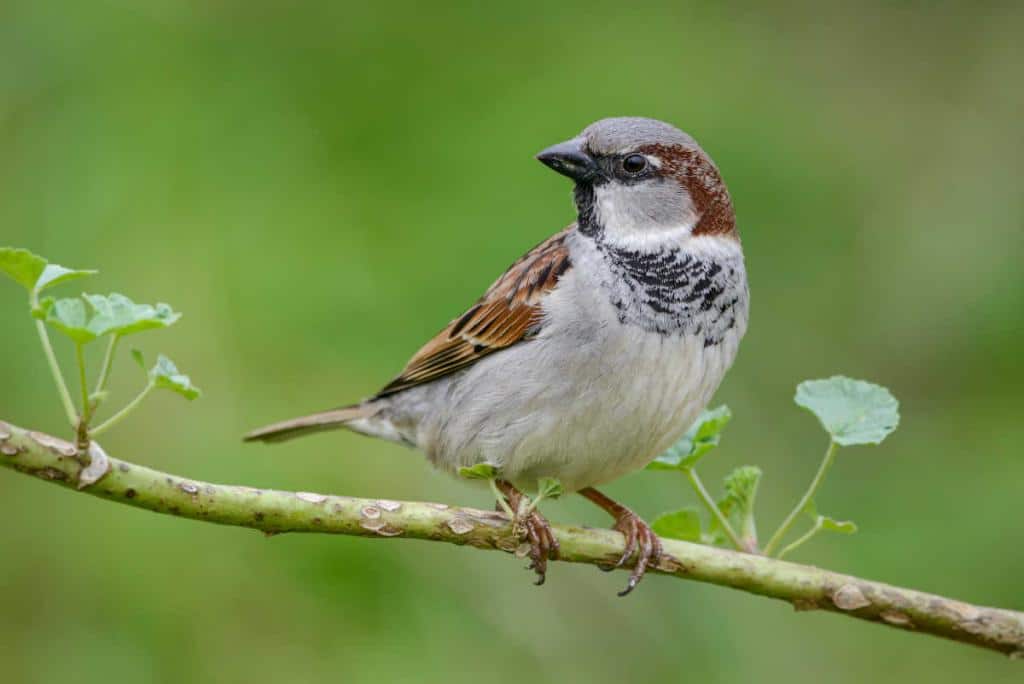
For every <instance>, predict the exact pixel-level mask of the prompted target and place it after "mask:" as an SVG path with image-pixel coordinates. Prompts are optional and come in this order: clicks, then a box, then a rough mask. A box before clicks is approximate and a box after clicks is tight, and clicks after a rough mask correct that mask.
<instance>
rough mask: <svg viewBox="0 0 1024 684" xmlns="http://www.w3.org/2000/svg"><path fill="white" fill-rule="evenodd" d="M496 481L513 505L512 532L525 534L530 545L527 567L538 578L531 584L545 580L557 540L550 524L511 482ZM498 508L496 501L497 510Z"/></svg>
mask: <svg viewBox="0 0 1024 684" xmlns="http://www.w3.org/2000/svg"><path fill="white" fill-rule="evenodd" d="M495 484H496V485H497V487H498V490H499V491H500V492H501V493H502V494H503V495H504V496H505V499H506V500H507V501H508V505H509V507H510V508H511V509H512V512H513V518H512V530H513V532H514V533H515V534H516V536H517V537H520V538H525V540H526V542H527V543H528V544H529V545H530V551H529V556H530V565H529V569H530V570H533V571H534V572H535V573H537V581H536V582H534V584H536V585H537V586H540V585H541V584H544V580H545V578H546V576H547V571H548V560H557V559H558V552H559V547H558V540H557V539H555V534H554V532H553V531H552V530H551V524H550V523H548V521H547V519H546V518H545V517H544V516H543V515H541V514H540V513H538V512H537V510H536V509H533V510H528V507H529V499H528V498H527V496H526V495H525V494H523V493H522V492H520V491H519V490H518V489H516V488H515V487H513V486H512V484H511V483H509V482H506V481H505V480H498V481H497V482H495ZM501 509H502V507H501V505H500V503H499V505H498V510H501Z"/></svg>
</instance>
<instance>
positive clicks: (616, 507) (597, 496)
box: [579, 487, 661, 596]
mask: <svg viewBox="0 0 1024 684" xmlns="http://www.w3.org/2000/svg"><path fill="white" fill-rule="evenodd" d="M579 493H580V494H582V495H583V496H585V497H587V498H588V499H590V500H591V501H593V502H594V503H596V504H597V505H598V506H600V507H601V508H603V509H604V510H606V511H608V513H610V514H611V515H612V516H614V517H615V525H614V526H613V527H612V529H615V530H618V531H619V532H621V533H622V536H624V537H625V538H626V550H625V551H624V552H623V554H622V557H621V558H619V560H618V562H617V563H615V565H613V566H611V567H610V568H608V570H614V569H615V568H620V567H622V565H623V564H624V563H625V562H626V561H628V560H629V559H630V557H631V556H632V555H633V554H634V553H636V554H637V557H636V565H635V566H634V567H633V572H632V573H631V574H630V576H629V583H628V584H627V585H626V588H625V589H624V590H622V591H620V592H619V596H625V595H626V594H628V593H629V592H631V591H633V589H634V588H636V585H637V584H639V583H640V580H641V579H643V577H644V573H646V572H647V568H649V567H651V566H655V565H657V564H658V561H659V560H660V559H661V540H660V539H658V535H656V534H654V531H653V530H651V528H650V526H648V525H647V523H645V522H644V521H643V520H641V519H640V516H638V515H637V514H636V513H634V512H633V511H631V510H629V509H628V508H626V507H625V506H623V505H622V504H620V503H617V502H616V501H613V500H612V499H609V498H608V497H607V496H605V495H604V494H602V493H601V492H599V491H597V490H596V489H594V488H593V487H587V488H586V489H581V490H580V491H579Z"/></svg>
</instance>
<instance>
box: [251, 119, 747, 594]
mask: <svg viewBox="0 0 1024 684" xmlns="http://www.w3.org/2000/svg"><path fill="white" fill-rule="evenodd" d="M537 159H538V160H540V161H541V162H542V163H544V164H545V165H547V166H549V167H550V168H552V169H554V170H555V171H557V172H558V173H560V174H562V175H564V176H568V177H569V178H571V179H573V180H574V181H575V190H574V199H575V204H576V211H577V218H576V222H575V223H573V224H571V225H570V226H569V227H568V228H566V229H565V230H563V231H561V232H560V233H557V234H555V235H554V236H552V237H550V238H548V239H547V240H545V241H544V242H542V243H541V244H539V245H537V246H536V247H534V248H533V249H531V250H530V251H529V252H527V253H526V255H525V256H523V257H522V258H521V259H519V261H517V262H515V263H514V264H512V266H511V267H510V268H509V269H508V270H507V271H506V272H505V273H504V274H503V275H502V276H501V277H500V278H498V280H497V281H496V282H495V283H494V284H493V285H491V287H490V289H488V290H487V291H486V292H485V293H484V295H483V296H482V297H481V298H480V299H479V300H477V302H476V304H474V305H473V306H472V307H470V309H469V310H468V311H466V312H465V313H464V314H462V315H461V316H459V317H458V318H456V319H454V320H453V321H451V323H449V324H448V325H447V326H446V327H445V328H444V329H443V330H442V331H441V332H439V333H438V334H437V335H436V336H435V337H434V338H433V339H432V340H430V341H429V342H428V343H427V344H426V345H425V346H424V347H423V348H422V349H420V350H419V351H418V352H417V353H416V354H415V355H414V356H413V357H412V359H411V360H410V361H409V363H408V365H406V367H405V370H403V371H402V373H401V374H400V375H399V376H398V377H396V378H395V379H394V380H392V381H391V382H390V383H389V384H388V385H386V386H385V387H384V388H383V389H382V390H380V391H379V392H378V393H377V394H375V395H374V396H372V397H370V398H369V399H367V400H365V401H363V402H361V403H359V404H355V405H352V406H347V407H344V408H339V409H334V410H330V411H325V412H322V413H316V414H313V415H310V416H306V417H303V418H296V419H293V420H288V421H284V422H282V423H277V424H275V425H270V426H268V427H265V428H262V429H260V430H256V431H254V432H252V433H251V434H249V435H248V436H247V437H246V439H247V440H259V441H264V442H273V441H278V440H283V439H289V438H292V437H296V436H299V435H303V434H307V433H311V432H316V431H320V430H329V429H334V428H341V427H343V428H347V429H349V430H353V431H355V432H359V433H362V434H365V435H370V436H373V437H380V438H382V439H387V440H390V441H393V442H398V443H401V444H406V445H409V446H413V447H416V448H418V449H420V450H421V451H422V452H423V453H424V454H426V456H427V458H428V459H430V461H431V462H432V463H433V464H434V465H435V466H437V467H438V468H441V469H442V470H445V471H447V472H449V473H453V474H455V473H458V472H459V470H460V468H462V467H468V466H473V465H475V464H479V463H487V464H490V465H493V466H494V467H495V468H496V469H497V471H498V473H499V478H500V479H498V480H497V481H496V485H497V488H498V489H499V491H500V492H501V493H502V494H503V495H504V497H505V498H506V499H507V502H508V504H509V505H510V509H511V510H512V511H520V512H522V511H528V512H523V513H522V519H521V520H519V521H517V522H518V523H519V524H520V526H521V529H522V530H523V531H524V532H525V534H526V537H527V539H528V540H529V543H530V557H531V560H532V564H531V566H530V567H531V569H533V570H534V571H535V572H536V573H537V575H538V581H537V583H538V584H540V583H542V582H543V580H544V575H545V572H546V569H547V561H548V559H549V558H557V556H558V543H557V541H556V540H555V538H554V535H553V534H552V532H551V529H550V527H549V526H548V523H547V521H546V520H545V519H544V518H543V517H542V516H541V515H540V513H538V512H537V511H536V510H531V508H530V507H529V506H524V507H522V508H521V507H520V503H521V502H522V501H523V500H524V497H525V495H524V494H522V493H521V491H520V490H521V489H524V488H532V487H533V486H535V484H536V483H537V481H538V479H539V478H542V477H552V478H557V479H558V480H559V481H560V482H561V484H562V486H563V488H564V490H565V491H566V492H578V493H579V494H582V495H583V496H585V497H586V498H588V499H590V500H591V501H593V502H594V503H596V504H597V505H598V506H600V507H601V508H603V509H604V510H606V511H607V512H608V513H610V514H611V515H612V516H614V518H615V525H614V529H616V530H618V531H620V532H621V533H622V534H623V535H624V536H625V539H626V548H625V553H623V555H622V557H621V558H620V559H619V560H618V563H617V564H616V566H615V567H618V566H621V565H623V564H624V563H626V562H627V561H628V560H629V559H630V558H631V557H632V556H633V555H634V554H636V556H637V559H636V563H635V566H634V569H633V571H632V574H631V576H630V578H629V583H628V585H627V587H626V589H625V590H624V591H623V592H621V595H625V594H627V593H629V592H630V591H631V590H632V589H633V588H634V587H635V586H636V584H637V583H638V582H639V581H640V579H641V578H642V577H643V575H644V572H645V571H646V569H647V568H648V567H649V566H652V565H656V564H657V562H658V559H659V557H660V555H661V545H660V543H659V541H658V538H657V536H655V534H654V533H653V532H652V531H651V529H650V527H648V525H647V524H646V523H645V522H644V521H643V520H641V519H640V518H639V517H638V516H637V515H636V514H635V513H633V512H632V511H631V510H630V509H628V508H626V507H625V506H623V505H621V504H618V503H616V502H615V501H613V500H611V499H609V498H608V497H607V496H605V495H604V494H601V493H600V492H598V491H597V490H596V489H594V487H595V486H597V485H600V484H603V483H606V482H609V481H611V480H614V479H616V478H618V477H620V476H622V475H624V474H626V473H629V472H631V471H633V470H637V469H639V468H642V467H644V466H645V465H646V464H647V463H649V462H650V461H651V460H652V459H654V457H656V456H657V455H658V454H659V453H661V452H662V451H663V450H665V449H666V448H668V447H669V446H670V445H671V444H672V443H674V442H675V441H676V440H677V439H679V438H680V437H681V436H682V434H683V433H684V432H685V431H686V429H687V428H688V427H689V426H690V425H691V424H692V423H693V421H694V420H695V419H696V418H697V416H698V415H699V413H700V412H701V410H703V408H704V407H705V406H706V405H707V403H708V401H709V400H710V399H711V396H712V394H713V393H714V392H715V390H716V389H717V388H718V385H719V383H721V381H722V378H723V376H724V375H725V372H726V370H727V369H728V368H729V366H730V365H731V364H732V362H733V359H734V358H735V356H736V351H737V348H738V347H739V343H740V339H741V338H742V337H743V334H744V332H745V330H746V327H747V313H748V303H749V293H748V289H747V276H746V271H745V269H744V264H743V252H742V249H741V246H740V240H739V236H738V234H737V232H736V226H735V217H734V213H733V207H732V201H731V200H730V198H729V193H728V191H727V190H726V187H725V183H724V182H723V181H722V178H721V176H720V175H719V172H718V169H717V168H716V167H715V165H714V163H713V162H712V161H711V159H710V157H708V155H707V154H705V153H704V151H703V150H702V149H701V148H700V147H699V146H698V145H697V143H696V142H695V141H694V140H693V138H691V137H690V136H689V135H687V134H685V133H683V132H682V131H680V130H678V129H677V128H675V127H674V126H671V125H669V124H667V123H663V122H661V121H656V120H653V119H644V118H613V119H604V120H601V121H598V122H596V123H594V124H591V125H590V126H588V127H587V128H585V129H584V130H583V132H582V133H581V134H580V135H579V136H577V137H575V138H573V139H571V140H569V141H566V142H563V143H560V144H558V145H554V146H553V147H549V148H548V149H546V150H544V151H543V152H541V153H540V154H538V155H537Z"/></svg>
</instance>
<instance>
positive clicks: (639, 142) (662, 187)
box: [537, 117, 736, 249]
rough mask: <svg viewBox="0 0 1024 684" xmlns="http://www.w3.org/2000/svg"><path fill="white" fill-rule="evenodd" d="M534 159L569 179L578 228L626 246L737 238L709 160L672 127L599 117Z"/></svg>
mask: <svg viewBox="0 0 1024 684" xmlns="http://www.w3.org/2000/svg"><path fill="white" fill-rule="evenodd" d="M537 159H538V160H540V161H541V162H543V163H544V164H545V165H547V166H549V167H551V168H552V169H554V170H555V171H557V172H558V173H560V174H562V175H564V176H568V177H569V178H572V179H573V180H574V181H576V189H575V199H576V208H577V211H578V213H579V226H580V230H581V231H583V232H585V233H590V234H594V235H599V236H601V238H602V239H604V240H607V241H609V242H611V243H613V244H617V245H620V246H622V247H627V248H631V249H644V248H654V247H658V246H661V245H664V244H666V243H667V242H679V241H681V240H685V239H686V238H688V237H691V236H693V237H696V236H700V235H718V236H722V237H731V238H735V237H736V222H735V216H734V213H733V208H732V201H731V200H730V198H729V191H728V190H727V189H726V187H725V183H724V182H723V181H722V177H721V176H720V175H719V173H718V169H717V168H716V167H715V164H714V162H712V161H711V158H710V157H708V155H707V154H705V153H704V150H702V149H701V148H700V146H699V145H698V144H697V142H696V141H695V140H694V139H693V138H691V137H690V136H689V135H687V134H686V133H683V132H682V131H680V130H679V129H678V128H676V127H675V126H672V125H670V124H667V123H664V122H662V121H657V120H655V119H643V118H635V117H622V118H614V119H602V120H600V121H597V122H595V123H593V124H591V125H589V126H587V127H586V128H585V129H583V132H582V133H580V134H579V135H578V136H576V137H575V138H573V139H571V140H567V141H566V142H563V143H559V144H557V145H553V146H551V147H549V148H548V149H546V150H544V151H543V152H541V153H540V154H538V155H537Z"/></svg>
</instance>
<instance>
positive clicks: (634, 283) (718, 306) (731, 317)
mask: <svg viewBox="0 0 1024 684" xmlns="http://www.w3.org/2000/svg"><path fill="white" fill-rule="evenodd" d="M598 249H599V250H601V252H602V253H603V254H604V256H605V259H606V264H607V265H608V269H609V276H610V277H609V278H608V279H607V281H606V282H605V283H604V284H605V286H606V289H607V291H608V294H609V300H610V301H611V303H612V306H614V307H615V309H616V311H617V312H618V316H619V321H620V322H621V323H623V324H625V325H635V326H638V327H640V328H643V329H644V330H647V331H649V332H655V333H658V334H661V335H696V336H699V337H702V338H703V340H704V346H705V347H711V346H716V345H718V344H720V343H721V341H722V338H723V337H724V336H725V334H726V333H727V332H728V331H729V330H731V329H733V328H734V327H736V326H737V324H741V325H742V321H743V319H744V318H745V316H746V310H747V284H746V273H745V271H744V268H743V261H742V257H731V256H729V257H722V256H718V255H715V256H711V255H707V254H700V253H694V252H690V251H687V250H685V249H683V248H681V247H671V248H665V249H662V250H659V251H654V252H645V251H640V250H628V249H621V248H616V247H612V246H609V245H606V244H600V243H599V244H598Z"/></svg>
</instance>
